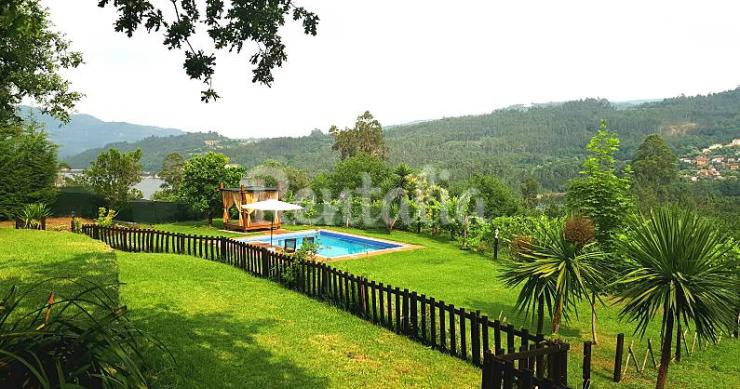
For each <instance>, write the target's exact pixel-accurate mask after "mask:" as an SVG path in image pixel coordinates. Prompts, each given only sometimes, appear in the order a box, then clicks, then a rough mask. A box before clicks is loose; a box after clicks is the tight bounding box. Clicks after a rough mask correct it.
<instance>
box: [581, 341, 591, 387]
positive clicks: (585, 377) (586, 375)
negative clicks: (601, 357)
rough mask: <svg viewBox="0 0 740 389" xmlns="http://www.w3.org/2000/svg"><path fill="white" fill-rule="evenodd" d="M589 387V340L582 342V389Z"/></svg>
mask: <svg viewBox="0 0 740 389" xmlns="http://www.w3.org/2000/svg"><path fill="white" fill-rule="evenodd" d="M590 387H591V341H590V340H587V341H585V342H583V389H588V388H590Z"/></svg>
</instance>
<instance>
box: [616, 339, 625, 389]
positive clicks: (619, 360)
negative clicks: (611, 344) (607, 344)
mask: <svg viewBox="0 0 740 389" xmlns="http://www.w3.org/2000/svg"><path fill="white" fill-rule="evenodd" d="M623 355H624V334H617V354H616V355H615V356H614V382H619V381H621V380H622V356H623Z"/></svg>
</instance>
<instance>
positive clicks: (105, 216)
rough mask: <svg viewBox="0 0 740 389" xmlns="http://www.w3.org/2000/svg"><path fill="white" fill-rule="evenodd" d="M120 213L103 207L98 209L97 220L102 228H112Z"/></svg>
mask: <svg viewBox="0 0 740 389" xmlns="http://www.w3.org/2000/svg"><path fill="white" fill-rule="evenodd" d="M116 215H118V212H116V211H115V210H113V209H108V210H106V209H105V208H103V207H100V208H98V218H97V220H95V222H96V223H97V225H98V226H100V227H110V226H112V225H113V219H115V218H116Z"/></svg>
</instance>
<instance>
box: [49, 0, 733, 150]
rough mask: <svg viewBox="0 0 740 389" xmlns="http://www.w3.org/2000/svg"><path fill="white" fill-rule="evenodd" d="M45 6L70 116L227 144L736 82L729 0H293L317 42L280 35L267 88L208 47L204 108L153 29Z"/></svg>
mask: <svg viewBox="0 0 740 389" xmlns="http://www.w3.org/2000/svg"><path fill="white" fill-rule="evenodd" d="M43 2H44V3H45V4H46V5H47V6H48V7H49V8H50V13H51V17H52V20H53V21H54V23H55V24H56V26H57V29H58V30H61V31H63V32H65V33H66V34H67V36H68V38H69V39H71V40H72V41H73V47H74V48H75V49H77V50H80V51H82V52H83V54H84V57H85V61H86V64H85V65H83V66H82V67H81V68H78V69H76V70H73V71H70V72H68V73H67V74H66V75H67V77H68V78H69V79H70V80H71V81H72V83H73V86H74V88H75V89H77V90H79V91H81V92H82V93H84V94H85V95H86V97H85V98H84V99H83V100H82V101H81V102H80V103H79V105H78V111H79V112H83V113H89V114H92V115H95V116H97V117H99V118H101V119H104V120H109V121H128V122H134V123H142V124H152V125H159V126H165V127H177V128H182V129H185V130H190V131H205V130H213V131H218V132H220V133H222V134H224V135H227V136H231V137H242V138H247V137H273V136H298V135H304V134H308V133H309V132H310V131H311V130H312V129H313V128H320V129H322V130H325V131H326V130H327V129H328V128H329V127H330V126H331V125H332V124H337V125H339V126H346V125H351V123H352V122H353V121H354V118H355V117H356V116H357V115H358V114H359V113H361V112H363V111H365V110H370V111H371V112H372V113H373V114H375V116H376V117H377V118H378V119H379V120H380V121H381V123H383V124H385V125H390V124H397V123H404V122H410V121H414V120H420V119H432V118H440V117H445V116H457V115H464V114H476V113H485V112H490V111H491V110H493V109H495V108H499V107H504V106H508V105H512V104H527V103H531V102H547V101H562V100H568V99H577V98H583V97H604V98H608V99H610V100H632V99H644V98H655V97H667V96H675V95H679V94H681V93H684V94H687V95H693V94H700V93H701V94H703V93H707V92H717V91H722V90H727V89H732V88H734V87H736V86H738V85H740V73H738V69H740V23H737V17H738V15H740V4H739V3H738V2H737V1H712V0H709V1H707V0H704V1H701V2H699V1H662V0H653V1H633V0H625V1H618V2H617V1H612V2H603V1H563V2H552V1H528V0H525V1H516V2H515V1H506V2H504V1H455V2H442V1H430V0H427V1H417V0H404V1H388V0H372V1H359V0H358V1H347V0H345V1H330V0H322V1H319V0H306V1H302V0H297V1H296V2H297V3H299V4H300V5H304V6H305V7H307V8H309V9H311V10H313V11H315V12H316V13H318V14H319V16H320V18H321V22H320V25H319V34H318V36H316V37H307V36H304V35H303V34H302V33H301V30H300V28H299V26H296V25H289V26H286V27H285V31H284V33H285V34H284V35H285V42H286V45H287V48H288V62H287V64H286V65H285V66H284V68H283V69H280V70H278V71H277V72H276V73H275V78H276V81H275V83H274V85H273V87H272V88H267V87H264V86H260V85H255V84H252V83H251V82H250V79H251V72H250V68H249V66H248V62H247V61H248V54H247V53H244V54H242V55H235V54H228V53H221V54H220V56H219V58H218V66H217V71H216V76H215V81H214V86H215V88H216V89H217V90H218V91H219V92H220V94H221V95H222V97H223V98H222V99H221V100H220V101H218V102H217V103H211V104H203V103H201V102H200V99H199V91H200V89H201V85H200V83H198V82H196V81H190V80H189V79H188V78H187V76H186V75H185V74H184V72H183V71H182V53H181V52H176V51H167V50H166V49H165V48H164V46H162V45H161V41H162V38H161V36H160V35H152V36H147V35H146V34H145V33H143V32H142V33H140V34H137V35H136V36H135V37H134V38H133V39H128V38H126V37H125V36H124V35H122V34H117V33H115V32H114V31H113V27H112V24H113V20H114V14H113V11H112V10H111V9H104V10H101V9H99V8H97V7H96V6H95V3H96V2H95V1H91V0H85V1H80V0H77V1H60V0H43ZM160 3H162V6H163V7H167V3H168V2H166V1H160ZM451 4H454V6H452V5H451ZM165 9H167V8H165ZM199 44H200V45H201V46H203V47H207V46H208V42H207V41H201V42H199Z"/></svg>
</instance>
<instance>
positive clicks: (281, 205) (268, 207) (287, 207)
mask: <svg viewBox="0 0 740 389" xmlns="http://www.w3.org/2000/svg"><path fill="white" fill-rule="evenodd" d="M242 208H246V209H255V210H258V211H299V210H301V209H303V207H301V206H299V205H295V204H291V203H286V202H284V201H280V200H273V199H270V200H265V201H257V202H255V203H250V204H244V205H242Z"/></svg>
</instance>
